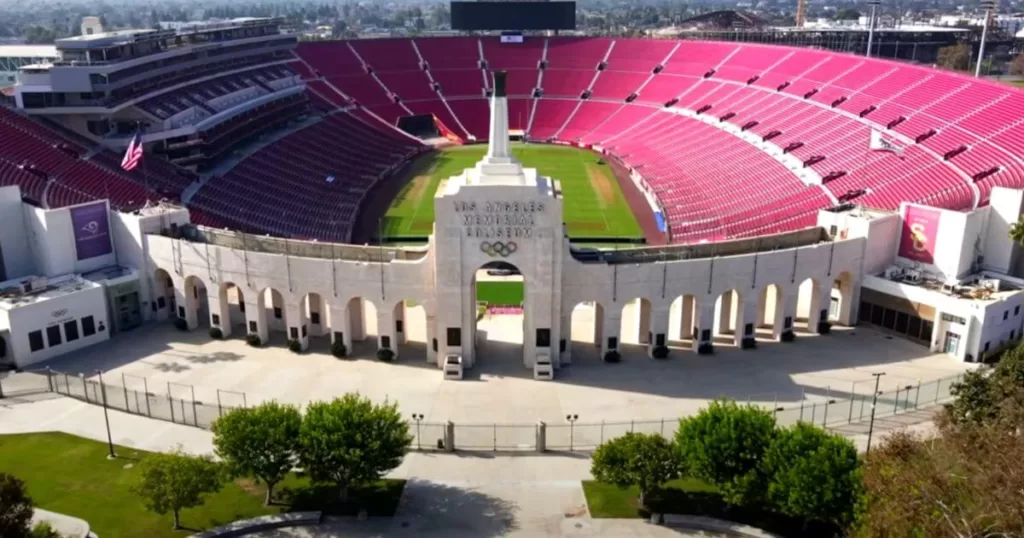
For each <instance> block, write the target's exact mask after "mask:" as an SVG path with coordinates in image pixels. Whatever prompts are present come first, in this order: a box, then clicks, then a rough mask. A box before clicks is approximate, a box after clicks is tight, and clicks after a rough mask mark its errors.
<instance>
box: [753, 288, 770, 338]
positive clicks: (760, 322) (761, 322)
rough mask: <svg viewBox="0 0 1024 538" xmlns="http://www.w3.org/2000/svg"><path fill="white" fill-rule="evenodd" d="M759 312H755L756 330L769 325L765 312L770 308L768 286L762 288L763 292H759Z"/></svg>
mask: <svg viewBox="0 0 1024 538" xmlns="http://www.w3.org/2000/svg"><path fill="white" fill-rule="evenodd" d="M757 295H758V297H757V311H756V312H755V316H756V317H755V318H754V329H755V330H756V329H757V328H758V327H763V326H765V324H766V323H767V321H766V319H765V310H767V308H768V286H765V287H763V288H761V291H759V292H757Z"/></svg>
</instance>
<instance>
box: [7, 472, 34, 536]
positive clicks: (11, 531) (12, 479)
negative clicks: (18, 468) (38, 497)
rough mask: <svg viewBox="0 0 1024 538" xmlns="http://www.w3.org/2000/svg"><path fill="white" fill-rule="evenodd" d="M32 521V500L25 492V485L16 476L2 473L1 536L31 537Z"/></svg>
mask: <svg viewBox="0 0 1024 538" xmlns="http://www.w3.org/2000/svg"><path fill="white" fill-rule="evenodd" d="M31 521H32V499H31V498H29V496H28V493H27V492H26V491H25V483H24V482H22V481H21V480H20V479H18V477H16V476H14V475H9V474H7V473H0V536H3V537H5V538H6V537H8V536H10V537H11V538H23V537H26V536H29V532H30V529H29V523H30V522H31Z"/></svg>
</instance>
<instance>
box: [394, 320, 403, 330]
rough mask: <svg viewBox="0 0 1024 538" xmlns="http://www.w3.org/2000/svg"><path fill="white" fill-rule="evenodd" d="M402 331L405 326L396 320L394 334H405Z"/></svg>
mask: <svg viewBox="0 0 1024 538" xmlns="http://www.w3.org/2000/svg"><path fill="white" fill-rule="evenodd" d="M403 329H405V324H403V323H402V320H400V319H396V320H395V332H396V333H401V332H405V331H404V330H403Z"/></svg>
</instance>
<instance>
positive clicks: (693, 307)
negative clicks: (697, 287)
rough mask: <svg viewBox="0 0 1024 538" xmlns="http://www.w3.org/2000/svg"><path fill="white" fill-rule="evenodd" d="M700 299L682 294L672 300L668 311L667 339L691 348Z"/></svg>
mask: <svg viewBox="0 0 1024 538" xmlns="http://www.w3.org/2000/svg"><path fill="white" fill-rule="evenodd" d="M700 307H701V304H700V297H698V296H697V295H692V294H688V293H687V294H683V295H679V296H677V297H676V298H675V299H673V300H672V303H671V304H670V305H669V310H668V339H669V341H675V342H680V343H685V344H686V345H689V346H691V347H692V346H693V342H694V339H695V334H694V331H696V330H697V326H698V324H699V323H700Z"/></svg>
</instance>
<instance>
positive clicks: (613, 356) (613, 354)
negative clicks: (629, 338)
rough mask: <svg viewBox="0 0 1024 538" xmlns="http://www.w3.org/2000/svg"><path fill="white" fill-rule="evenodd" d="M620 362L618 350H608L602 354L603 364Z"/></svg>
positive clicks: (620, 357) (620, 356)
mask: <svg viewBox="0 0 1024 538" xmlns="http://www.w3.org/2000/svg"><path fill="white" fill-rule="evenodd" d="M621 360H622V355H619V350H617V349H609V350H608V351H605V352H604V362H619V361H621Z"/></svg>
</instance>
